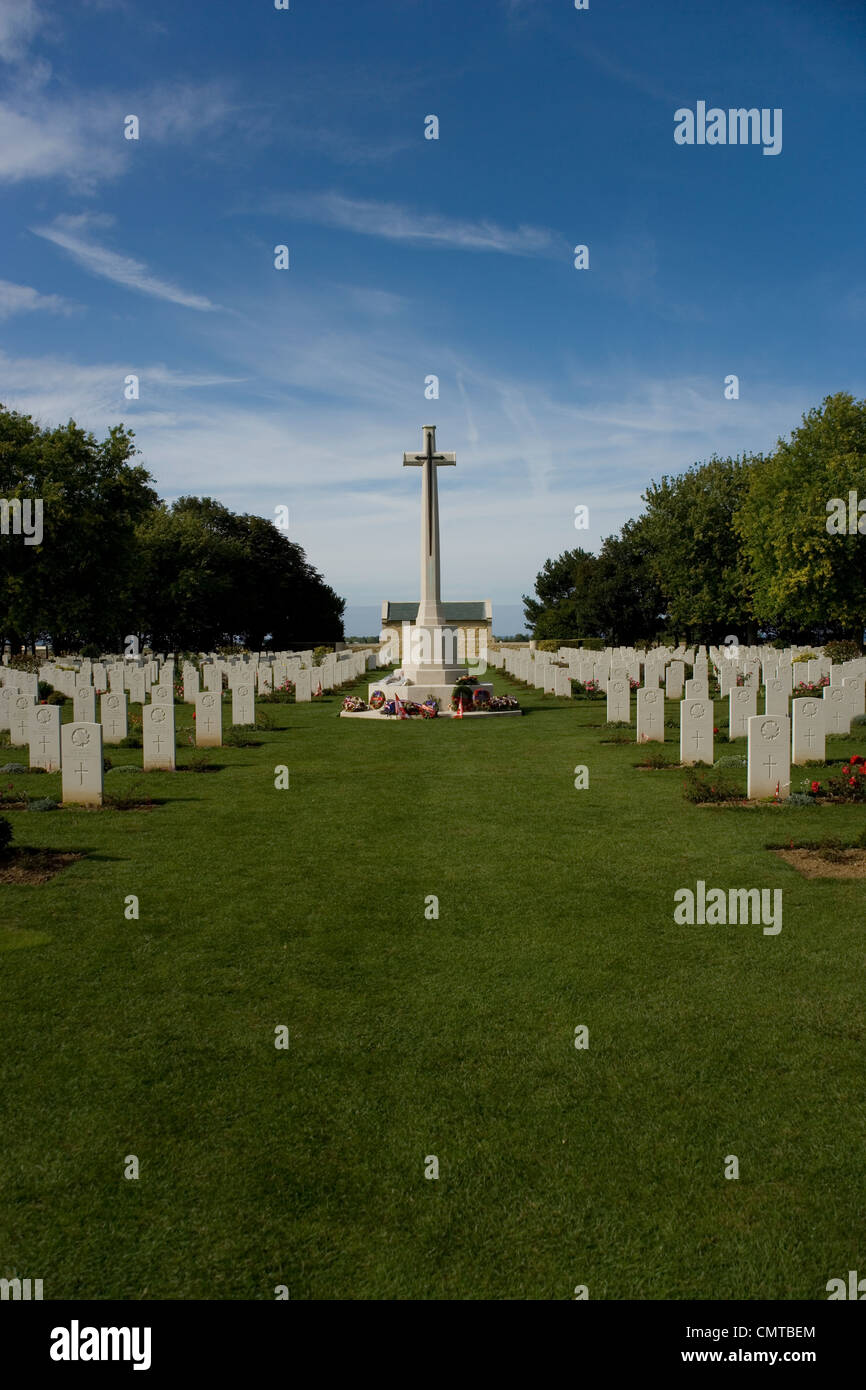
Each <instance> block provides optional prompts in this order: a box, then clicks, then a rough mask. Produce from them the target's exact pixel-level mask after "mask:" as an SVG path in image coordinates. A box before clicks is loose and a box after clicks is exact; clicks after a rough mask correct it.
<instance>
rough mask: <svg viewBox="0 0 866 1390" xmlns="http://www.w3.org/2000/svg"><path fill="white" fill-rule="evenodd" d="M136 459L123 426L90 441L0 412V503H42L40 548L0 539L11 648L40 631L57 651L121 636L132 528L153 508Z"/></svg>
mask: <svg viewBox="0 0 866 1390" xmlns="http://www.w3.org/2000/svg"><path fill="white" fill-rule="evenodd" d="M135 453H136V449H135V446H134V444H133V434H132V431H131V430H126V429H124V428H123V427H122V426H115V427H114V428H113V429H111V430H109V432H108V435H107V437H106V438H105V439H104V440H101V441H99V440H97V439H96V438H95V436H94V435H93V434H90V433H88V432H86V431H85V430H82V429H80V428H79V427H78V425H76V424H75V422H74V421H72V420H70V421H69V423H68V424H66V425H61V426H58V427H57V428H56V429H45V428H42V427H41V426H39V425H38V424H36V423H35V422H34V421H33V420H32V419H31V417H30V416H28V415H20V414H18V413H17V412H15V411H7V410H5V409H3V408H2V407H0V497H3V498H6V499H10V498H20V499H25V498H28V499H30V500H31V501H32V502H36V501H37V500H39V501H41V503H42V531H43V534H42V540H41V544H39V545H32V546H31V545H25V544H24V541H23V538H22V537H18V536H14V537H13V536H2V537H0V638H2V639H5V640H8V641H9V642H10V643H11V645H12V648H13V650H17V649H18V647H20V646H21V645H27V646H30V647H31V648H32V647H33V646H35V643H36V640H37V639H38V638H39V637H40V636H41V635H43V634H45V633H50V634H51V635H52V638H53V641H54V646H55V650H57V651H63V650H67V649H70V648H72V647H75V646H80V645H81V643H82V642H83V641H85V640H92V641H96V642H98V643H105V642H107V641H109V640H112V639H114V637H115V634H116V633H118V632H119V633H120V635H121V636H123V635H124V634H125V633H126V632H127V631H129V629H128V627H126V626H124V623H125V620H126V610H127V607H128V588H129V583H130V581H131V579H132V576H133V573H134V566H135V555H134V545H133V537H134V531H135V526H136V524H137V523H138V521H139V520H140V519H141V518H142V517H143V516H144V515H146V513H147V512H148V511H149V510H150V508H151V507H153V506H154V505H155V503H156V493H155V492H154V491H153V489H152V487H151V486H150V484H151V482H152V479H151V478H150V475H149V474H148V473H147V471H146V470H145V469H144V468H142V467H141V466H140V465H137V464H133V463H131V462H130V460H131V458H132V457H133V455H134V454H135Z"/></svg>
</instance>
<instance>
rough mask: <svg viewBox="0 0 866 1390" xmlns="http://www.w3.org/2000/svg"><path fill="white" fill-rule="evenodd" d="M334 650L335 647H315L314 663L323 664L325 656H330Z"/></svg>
mask: <svg viewBox="0 0 866 1390" xmlns="http://www.w3.org/2000/svg"><path fill="white" fill-rule="evenodd" d="M333 650H334V648H333V647H315V648H314V649H313V665H314V666H321V664H322V662H323V661H324V659H325V657H326V656H330V654H331V652H333Z"/></svg>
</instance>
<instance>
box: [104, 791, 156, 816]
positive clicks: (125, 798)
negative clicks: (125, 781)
mask: <svg viewBox="0 0 866 1390" xmlns="http://www.w3.org/2000/svg"><path fill="white" fill-rule="evenodd" d="M102 802H103V805H104V806H107V807H108V809H109V810H110V811H134V810H135V809H136V808H137V807H139V806H152V805H153V799H152V798H151V797H149V796H148V795H147V793H146V792H140V791H137V790H136V789H135V788H134V787H124V788H123V790H122V791H118V792H105V793H104V794H103V798H102Z"/></svg>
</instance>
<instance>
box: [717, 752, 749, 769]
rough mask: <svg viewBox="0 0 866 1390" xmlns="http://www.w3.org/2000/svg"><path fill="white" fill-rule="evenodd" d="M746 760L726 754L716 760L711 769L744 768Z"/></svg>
mask: <svg viewBox="0 0 866 1390" xmlns="http://www.w3.org/2000/svg"><path fill="white" fill-rule="evenodd" d="M745 766H746V759H745V758H741V757H738V756H737V755H736V754H734V753H726V754H725V756H724V757H723V758H716V761H715V762H714V763H713V767H745Z"/></svg>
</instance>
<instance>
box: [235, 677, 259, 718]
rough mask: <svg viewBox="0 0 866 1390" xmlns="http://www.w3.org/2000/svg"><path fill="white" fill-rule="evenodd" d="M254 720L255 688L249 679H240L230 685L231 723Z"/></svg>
mask: <svg viewBox="0 0 866 1390" xmlns="http://www.w3.org/2000/svg"><path fill="white" fill-rule="evenodd" d="M255 722H256V697H255V688H254V686H253V683H252V681H251V680H245V681H241V682H239V683H238V684H237V685H233V686H232V723H233V724H255Z"/></svg>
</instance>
